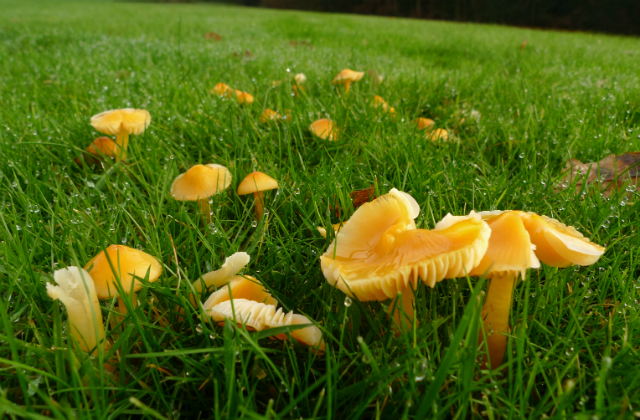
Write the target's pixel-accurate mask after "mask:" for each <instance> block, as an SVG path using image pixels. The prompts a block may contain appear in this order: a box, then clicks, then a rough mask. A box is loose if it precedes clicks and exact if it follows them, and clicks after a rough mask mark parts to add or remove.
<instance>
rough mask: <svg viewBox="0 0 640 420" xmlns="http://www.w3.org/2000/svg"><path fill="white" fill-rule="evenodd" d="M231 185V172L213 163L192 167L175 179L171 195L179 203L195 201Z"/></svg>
mask: <svg viewBox="0 0 640 420" xmlns="http://www.w3.org/2000/svg"><path fill="white" fill-rule="evenodd" d="M229 185H231V172H229V170H228V169H227V168H226V167H224V166H222V165H216V164H214V163H209V164H207V165H194V166H192V167H191V168H189V170H188V171H187V172H185V173H183V174H180V175H178V176H177V177H176V179H175V180H174V181H173V184H171V195H172V196H173V198H175V199H176V200H180V201H195V200H202V199H203V198H207V197H210V196H212V195H214V194H217V193H219V192H221V191H223V190H225V189H227V188H228V187H229Z"/></svg>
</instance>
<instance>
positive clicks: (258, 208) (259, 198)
mask: <svg viewBox="0 0 640 420" xmlns="http://www.w3.org/2000/svg"><path fill="white" fill-rule="evenodd" d="M253 198H255V201H256V205H255V212H256V219H257V220H258V221H260V219H262V213H263V212H264V193H263V192H262V191H258V192H254V193H253Z"/></svg>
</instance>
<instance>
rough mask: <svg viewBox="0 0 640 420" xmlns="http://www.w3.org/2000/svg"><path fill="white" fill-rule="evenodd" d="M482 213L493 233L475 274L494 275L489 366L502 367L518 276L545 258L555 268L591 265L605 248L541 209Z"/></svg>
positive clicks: (488, 312) (488, 310)
mask: <svg viewBox="0 0 640 420" xmlns="http://www.w3.org/2000/svg"><path fill="white" fill-rule="evenodd" d="M480 215H481V216H482V218H483V220H485V221H486V222H487V223H488V224H489V226H490V228H491V232H492V233H491V238H490V240H489V249H488V250H487V253H486V255H485V258H484V259H483V261H482V262H481V263H480V264H479V266H478V267H476V268H475V269H474V270H472V271H471V272H470V273H469V275H482V274H484V273H487V274H488V277H491V279H492V280H491V285H490V286H489V292H488V293H487V297H486V301H485V305H484V308H483V310H482V316H483V319H484V321H483V323H484V325H485V331H487V344H488V347H489V360H488V362H489V363H488V365H489V366H490V367H491V368H496V367H498V366H500V364H501V363H502V359H503V358H504V353H505V350H506V345H507V337H506V336H505V335H504V334H505V333H506V332H508V330H509V312H510V310H511V295H512V290H513V286H514V283H515V281H516V280H517V277H518V275H519V276H521V277H522V278H524V276H525V271H526V268H528V267H531V268H537V267H539V266H540V264H539V261H542V262H543V263H545V264H548V265H551V266H553V267H567V266H569V265H572V264H576V265H582V266H586V265H591V264H594V263H595V262H596V261H598V259H599V258H600V256H602V254H603V253H604V251H605V248H604V247H601V246H600V245H597V244H595V243H593V242H591V241H589V240H588V239H587V238H585V237H584V236H583V235H582V234H581V233H579V232H578V231H577V230H575V229H574V228H572V227H570V226H566V225H564V224H562V223H560V222H559V221H557V220H555V219H551V218H548V217H545V216H539V215H537V214H535V213H525V212H521V211H505V212H502V211H492V212H483V213H480ZM527 264H529V266H527ZM492 273H493V274H492Z"/></svg>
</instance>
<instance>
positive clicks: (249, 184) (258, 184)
mask: <svg viewBox="0 0 640 420" xmlns="http://www.w3.org/2000/svg"><path fill="white" fill-rule="evenodd" d="M276 188H278V181H276V180H275V179H273V178H271V177H270V176H269V175H266V174H263V173H262V172H258V171H256V172H251V173H250V174H249V175H247V176H246V177H245V178H244V179H243V180H242V182H241V183H240V185H238V195H247V194H252V193H256V192H260V191H267V190H273V189H276Z"/></svg>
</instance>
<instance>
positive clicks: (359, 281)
mask: <svg viewBox="0 0 640 420" xmlns="http://www.w3.org/2000/svg"><path fill="white" fill-rule="evenodd" d="M419 212H420V207H419V206H418V203H417V202H416V201H415V200H414V199H413V197H411V196H410V195H409V194H406V193H403V192H400V191H398V190H396V189H395V188H394V189H392V190H391V191H390V192H389V193H388V194H386V195H384V196H381V197H379V198H377V199H376V200H374V201H372V202H370V203H366V204H364V205H363V206H362V207H360V208H358V210H356V212H355V213H354V214H353V216H351V218H350V219H349V221H348V223H347V224H346V225H345V226H344V227H343V228H342V229H341V230H340V231H339V232H338V233H337V235H336V239H335V240H334V241H333V242H332V243H331V244H330V245H329V248H328V249H327V251H326V252H325V253H324V254H323V255H322V256H321V257H320V263H321V266H322V272H323V274H324V276H325V278H326V279H327V281H328V282H329V283H330V284H331V285H333V286H335V287H337V288H339V289H340V290H342V291H343V292H344V293H345V294H347V295H349V296H355V297H357V298H358V299H359V300H361V301H368V300H385V299H387V298H395V297H396V295H397V294H398V292H402V291H404V290H406V289H407V288H408V287H409V286H411V287H412V288H413V289H415V288H416V287H417V282H418V278H420V279H422V281H423V282H424V283H426V284H427V285H428V286H431V287H434V286H435V284H436V282H439V281H441V280H443V279H445V278H453V277H460V276H465V275H466V274H467V273H468V272H469V271H471V270H472V269H473V268H474V267H476V266H477V265H478V264H479V263H480V261H481V260H482V257H483V256H484V254H485V252H486V250H487V246H488V242H489V236H490V234H491V230H490V229H489V226H487V224H486V223H485V222H483V221H482V220H481V219H480V216H478V215H477V214H475V213H474V212H472V213H471V214H470V215H468V216H451V215H447V216H446V217H445V218H444V219H442V220H441V221H440V222H439V223H438V224H437V225H436V227H435V229H434V230H426V229H416V227H415V223H414V221H413V219H415V218H416V217H417V216H418V214H419Z"/></svg>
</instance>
